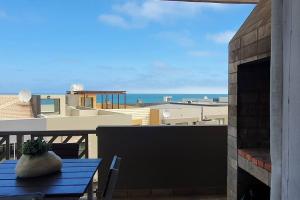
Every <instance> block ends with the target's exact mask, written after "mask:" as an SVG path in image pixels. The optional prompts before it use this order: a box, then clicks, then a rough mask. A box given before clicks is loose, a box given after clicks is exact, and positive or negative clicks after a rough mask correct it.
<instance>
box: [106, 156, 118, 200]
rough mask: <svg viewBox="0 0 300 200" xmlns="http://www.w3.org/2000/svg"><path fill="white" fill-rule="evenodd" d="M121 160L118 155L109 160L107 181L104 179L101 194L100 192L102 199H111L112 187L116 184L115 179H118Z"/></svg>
mask: <svg viewBox="0 0 300 200" xmlns="http://www.w3.org/2000/svg"><path fill="white" fill-rule="evenodd" d="M121 160H122V159H121V158H120V157H118V156H114V158H113V160H112V162H111V165H110V168H109V172H108V177H107V181H106V184H105V188H104V190H103V194H102V199H103V200H111V199H112V196H113V191H114V189H115V187H116V185H117V181H118V175H119V168H120V163H121Z"/></svg>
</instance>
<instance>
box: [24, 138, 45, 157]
mask: <svg viewBox="0 0 300 200" xmlns="http://www.w3.org/2000/svg"><path fill="white" fill-rule="evenodd" d="M48 149H49V145H48V144H47V143H46V142H45V141H44V140H43V139H41V138H38V139H36V140H28V141H27V142H25V143H24V145H23V149H22V153H23V154H24V155H30V156H38V155H42V154H44V153H46V152H47V151H48Z"/></svg>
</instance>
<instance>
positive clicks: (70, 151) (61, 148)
mask: <svg viewBox="0 0 300 200" xmlns="http://www.w3.org/2000/svg"><path fill="white" fill-rule="evenodd" d="M51 150H52V151H53V152H54V153H56V154H57V155H58V156H59V157H61V158H62V159H77V158H79V144H77V143H65V144H60V143H59V144H58V143H53V144H51Z"/></svg>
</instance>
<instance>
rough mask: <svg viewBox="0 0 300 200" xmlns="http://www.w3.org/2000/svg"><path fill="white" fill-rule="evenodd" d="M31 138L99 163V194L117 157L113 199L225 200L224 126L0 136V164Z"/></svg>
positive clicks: (30, 132) (1, 134) (116, 128)
mask: <svg viewBox="0 0 300 200" xmlns="http://www.w3.org/2000/svg"><path fill="white" fill-rule="evenodd" d="M36 137H43V138H44V139H45V140H46V141H47V142H48V143H78V144H79V146H80V151H79V157H80V158H93V157H94V158H96V157H99V158H102V159H103V160H102V162H103V163H102V165H101V168H100V169H99V174H98V177H94V186H95V187H94V192H96V191H100V192H101V188H103V184H104V181H101V180H104V179H105V177H106V176H107V172H108V167H109V163H110V162H111V159H112V157H113V155H115V154H116V155H118V156H120V157H122V164H121V167H120V174H119V179H118V184H117V186H116V189H115V191H114V197H115V198H114V199H211V200H217V199H226V177H227V144H226V143H227V142H226V141H227V127H226V126H114V127H112V126H107V127H98V129H97V130H70V131H65V130H62V131H60V130H57V131H17V132H0V146H1V148H0V158H1V160H5V159H17V158H19V157H20V154H19V153H18V152H20V149H21V147H22V144H23V142H24V140H28V139H32V138H36ZM95 138H97V142H96V141H95ZM91 140H93V142H94V143H91ZM7 144H11V145H7ZM91 144H96V146H93V145H91ZM98 180H100V181H98ZM97 188H100V189H99V190H98V189H97ZM95 198H96V197H95Z"/></svg>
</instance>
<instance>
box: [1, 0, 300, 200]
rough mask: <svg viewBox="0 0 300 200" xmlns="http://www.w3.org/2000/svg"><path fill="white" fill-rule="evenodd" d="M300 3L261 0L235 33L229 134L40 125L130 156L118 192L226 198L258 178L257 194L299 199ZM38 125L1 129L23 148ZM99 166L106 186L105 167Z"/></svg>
mask: <svg viewBox="0 0 300 200" xmlns="http://www.w3.org/2000/svg"><path fill="white" fill-rule="evenodd" d="M191 1H192V0H191ZM194 1H197V0H194ZM198 1H199V2H202V0H198ZM203 1H204V0H203ZM205 2H224V3H238V2H239V3H257V2H258V1H256V0H253V1H251V0H245V1H242V0H241V1H238V0H205ZM299 10H300V4H299V1H298V0H286V1H283V0H273V1H272V4H271V1H270V0H261V1H259V3H258V5H257V6H256V8H255V10H254V11H253V12H252V13H251V15H250V16H249V18H248V19H247V20H246V22H245V23H244V24H243V26H242V27H241V28H240V30H239V31H238V33H237V34H236V36H235V37H234V38H233V39H232V41H231V43H230V45H229V126H228V134H227V133H226V132H227V131H226V127H221V126H220V127H200V126H193V127H179V126H174V127H173V126H170V127H108V128H107V127H102V128H101V127H100V128H99V129H98V130H97V132H96V131H86V132H85V131H69V132H65V131H54V132H51V131H47V132H36V133H38V134H39V135H38V136H52V137H53V136H55V137H56V136H66V138H65V139H64V140H62V142H63V143H64V142H68V140H70V137H72V136H81V137H80V139H79V140H78V142H79V143H82V142H84V145H82V146H85V145H86V143H87V142H88V137H86V135H95V134H97V137H98V144H97V147H98V155H97V156H99V157H101V158H103V161H104V164H103V165H104V166H103V167H104V168H105V166H107V164H108V162H109V161H108V160H109V159H111V156H112V155H113V154H119V155H120V156H123V158H124V165H122V168H121V170H120V179H119V182H118V186H117V189H116V193H115V195H116V197H119V198H121V197H123V198H134V197H136V198H141V197H148V198H150V199H153V198H154V196H155V195H161V196H163V195H164V196H165V197H166V196H167V197H166V198H170V197H171V196H172V195H173V194H177V195H179V196H181V195H184V194H188V195H192V194H194V195H204V194H206V195H209V194H214V195H215V194H218V193H219V194H220V195H221V196H222V195H223V196H225V195H226V193H227V199H241V197H242V196H243V194H245V192H246V193H247V191H249V188H253V186H255V187H257V188H258V191H259V193H260V195H263V197H262V196H259V197H257V199H269V198H271V199H292V200H294V199H299V197H300V194H299V187H298V186H299V185H300V176H299V166H300V165H299V159H298V158H299V141H300V138H299V137H300V136H299V126H300V124H299V112H300V110H299V109H300V106H299V102H300V101H299V99H300V98H299V96H300V95H299V85H300V84H299V83H300V79H299V73H300V71H299V63H300V61H299V58H300V57H299V51H300V49H299V45H298V44H299V41H300V36H299V35H300V34H299V32H300V27H299V21H298V19H299V13H300V12H299ZM271 13H272V15H271ZM271 19H272V20H271ZM283 22H284V23H283ZM271 38H272V39H271ZM271 43H272V45H271ZM131 129H132V130H131ZM133 129H135V130H133ZM154 129H155V130H154ZM84 132H85V133H84ZM36 133H35V132H2V133H1V138H0V143H1V144H9V139H10V137H9V136H10V135H17V137H16V138H17V149H20V147H21V144H22V142H23V135H30V137H33V136H36V135H35V134H36ZM84 135H85V139H84V137H82V136H84ZM82 138H83V139H82ZM226 138H227V143H226ZM50 141H52V140H50ZM4 147H5V148H4V149H3V150H4V152H5V154H4V158H6V159H10V153H8V152H10V151H11V149H10V145H5V146H4ZM161 148H163V149H161ZM226 149H227V151H226ZM17 152H18V151H13V152H12V153H15V154H17ZM87 152H88V149H86V148H85V149H82V151H81V155H82V156H84V155H85V156H88V154H87ZM226 152H227V156H226ZM270 160H271V161H272V162H270ZM271 164H272V165H271ZM226 166H227V167H226ZM226 168H227V173H226V171H225V172H224V170H226ZM99 172H100V173H99V177H100V179H99V180H100V181H98V185H99V188H101V180H102V179H101V176H104V175H105V174H102V172H103V173H104V172H105V170H101V169H100V171H99ZM226 178H227V184H226ZM226 188H227V192H226V191H225V189H226ZM270 193H271V194H270ZM151 195H152V196H151ZM265 195H266V196H265ZM183 198H184V199H187V197H183ZM195 198H199V199H201V197H199V196H198V197H195Z"/></svg>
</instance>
